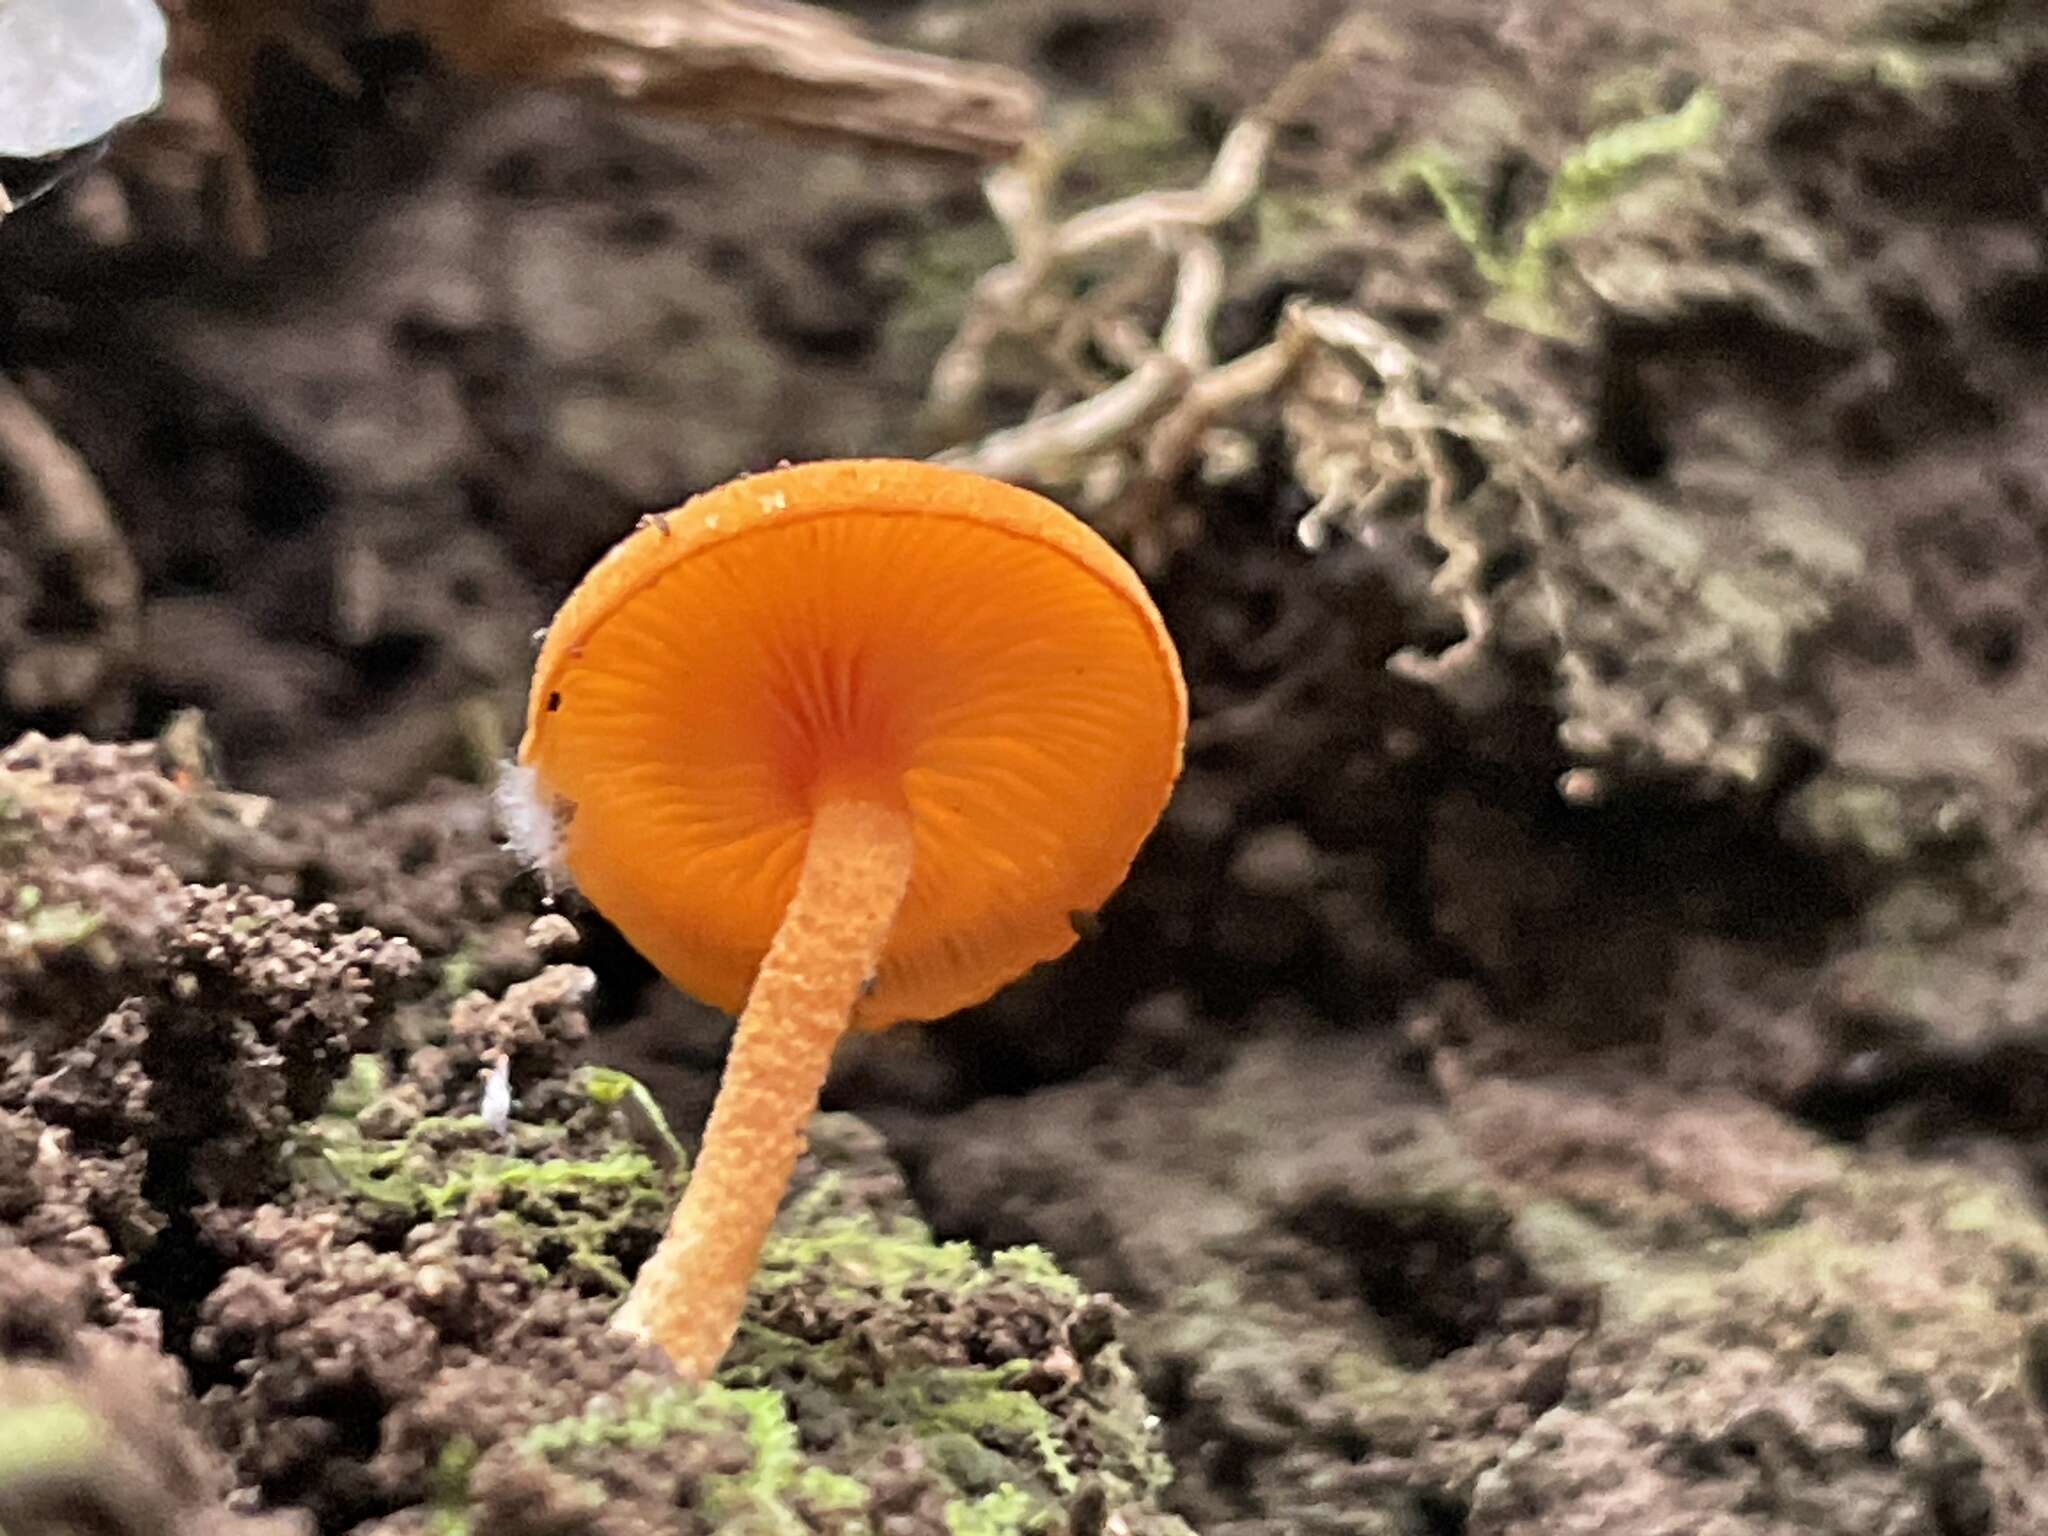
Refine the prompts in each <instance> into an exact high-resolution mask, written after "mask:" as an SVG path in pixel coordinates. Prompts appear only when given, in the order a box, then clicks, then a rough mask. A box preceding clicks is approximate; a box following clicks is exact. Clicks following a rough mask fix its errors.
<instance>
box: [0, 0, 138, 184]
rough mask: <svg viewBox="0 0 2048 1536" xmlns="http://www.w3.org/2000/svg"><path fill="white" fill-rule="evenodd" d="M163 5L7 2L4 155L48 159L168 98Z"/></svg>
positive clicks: (1, 38)
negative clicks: (164, 78) (47, 156)
mask: <svg viewBox="0 0 2048 1536" xmlns="http://www.w3.org/2000/svg"><path fill="white" fill-rule="evenodd" d="M168 37H169V32H168V28H166V26H165V25H164V13H163V12H162V11H160V10H159V9H157V5H156V0H0V155H5V156H12V157H15V158H18V159H24V160H39V159H41V158H43V157H44V156H45V155H55V154H61V153H62V152H63V151H65V150H67V149H76V148H78V147H79V146H80V145H81V144H90V143H91V142H92V141H93V140H95V139H98V138H103V137H105V136H106V135H107V134H108V133H111V132H112V131H113V130H114V129H115V128H117V127H119V126H120V125H121V124H122V123H125V122H127V121H128V119H130V118H131V117H140V116H141V115H142V114H143V113H145V112H148V111H150V110H152V109H153V108H154V107H155V106H156V104H157V103H158V102H159V101H161V100H162V99H163V61H164V47H165V44H166V42H167V41H168Z"/></svg>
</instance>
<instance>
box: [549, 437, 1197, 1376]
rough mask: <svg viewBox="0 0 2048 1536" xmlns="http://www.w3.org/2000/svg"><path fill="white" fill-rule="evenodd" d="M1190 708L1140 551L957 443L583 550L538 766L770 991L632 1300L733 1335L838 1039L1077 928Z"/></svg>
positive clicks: (675, 970)
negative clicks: (1141, 577)
mask: <svg viewBox="0 0 2048 1536" xmlns="http://www.w3.org/2000/svg"><path fill="white" fill-rule="evenodd" d="M1186 719H1187V696H1186V691H1185V688H1184V686H1183V683H1182V680H1181V674H1180V666H1179V661H1178V658H1177V657H1176V655H1175V653H1174V649H1173V645H1172V642H1171V640H1170V639H1169V638H1168V636H1167V634H1166V631H1165V627H1164V625H1163V624H1162V623H1161V621H1160V618H1159V615H1158V612H1157V610H1156V609H1155V608H1154V607H1153V605H1152V602H1151V600H1150V598H1149V597H1148V596H1147V595H1146V593H1145V590H1144V588H1143V586H1142V585H1141V584H1140V583H1139V581H1138V579H1137V577H1136V575H1135V574H1134V573H1133V572H1132V571H1131V569H1130V567H1129V566H1128V565H1127V564H1125V562H1124V561H1123V560H1122V559H1121V558H1120V557H1119V556H1118V555H1117V554H1116V553H1115V551H1114V550H1112V549H1111V548H1110V547H1109V545H1108V544H1107V543H1105V542H1104V541H1103V540H1102V539H1101V538H1100V537H1099V536H1097V535H1096V534H1095V533H1094V532H1093V531H1092V530H1091V529H1089V528H1088V527H1086V526H1085V525H1084V524H1082V523H1080V522H1079V521H1078V520H1076V519H1075V518H1073V517H1071V516H1070V515H1069V514H1067V513H1066V512H1064V511H1063V510H1061V509H1060V508H1059V507H1057V506H1056V505H1054V504H1053V503H1051V502H1049V501H1047V500H1045V499H1044V498H1042V497H1039V496H1036V495H1033V494H1031V493H1030V492H1027V491H1024V490H1020V489H1018V488H1016V487H1014V486H1009V485H1004V484H1001V483H999V482H995V481H991V480H987V479H985V478H983V477H981V476H978V475H973V474H969V473H967V472H965V471H960V470H952V469H944V468H940V467H937V466H933V465H929V464H921V463H910V462H901V461H887V460H863V461H846V462H836V463H825V464H811V465H804V466H799V467H795V468H787V469H782V470H777V471H774V472H772V473H769V474H763V475H756V476H751V477H748V478H745V479H742V480H738V481H735V482H733V483H731V484H729V485H725V486H722V487H720V488H718V489H717V490H714V491H711V492H708V493H706V494H705V495H702V496H699V497H697V498H695V499H694V500H692V501H690V502H689V503H687V504H686V505H685V506H683V507H681V508H679V509H677V510H676V511H674V512H672V513H669V514H666V515H665V516H663V517H660V518H656V519H650V520H648V521H646V522H645V523H643V525H642V526H641V527H640V528H639V529H638V530H636V531H635V532H634V533H633V534H632V535H630V536H629V537H628V538H626V539H625V540H624V541H623V542H621V543H620V544H619V545H618V546H617V547H616V548H615V549H614V550H613V551H612V552H611V553H610V554H608V555H607V556H606V557H605V558H604V559H603V560H602V561H601V562H600V563H599V564H598V565H597V566H596V567H595V568H594V569H593V570H592V571H591V572H590V574H589V576H588V577H586V578H585V580H584V582H583V583H582V585H581V586H579V587H578V588H577V590H576V591H575V592H574V593H573V594H571V596H570V598H569V600H568V601H567V602H566V603H565V604H564V605H563V607H562V610H561V612H560V613H559V614H558V615H557V617H556V619H555V622H554V624H553V626H552V627H551V628H550V630H549V632H548V636H547V639H546V641H545V643H544V645H543V647H542V650H541V654H540V658H539V661H538V663H537V665H536V667H535V671H534V681H533V692H532V697H531V702H530V706H529V712H528V721H527V731H526V737H525V740H524V742H523V743H522V744H521V747H520V762H521V764H522V765H523V766H524V767H525V768H527V769H529V770H530V771H531V772H532V775H533V778H534V782H535V786H536V789H537V791H538V793H539V794H540V795H541V796H543V797H544V798H545V800H546V801H547V802H549V803H550V804H553V805H555V806H556V807H558V808H559V810H560V812H561V814H562V815H563V817H564V818H565V826H564V830H563V832H562V838H561V848H560V855H561V860H562V862H563V863H564V864H566V866H567V868H568V871H569V873H570V875H571V876H572V877H573V879H574V880H575V882H576V883H577V885H578V886H580V887H581V889H582V890H583V892H584V893H585V894H586V895H587V896H588V897H589V898H590V900H591V901H592V902H593V903H594V904H595V905H596V906H597V907H598V908H599V909H600V910H601V911H603V912H604V913H606V914H607V915H608V916H609V917H610V918H611V919H612V920H613V921H614V922H615V923H616V924H617V925H618V927H619V928H620V930H621V931H622V932H623V933H624V934H625V935H626V936H627V938H629V939H630V940H631V941H632V942H633V943H634V944H635V945H636V946H638V947H639V948H640V950H641V951H642V952H643V953H644V954H646V955H647V956H648V958H649V959H650V960H652V961H653V962H654V963H655V964H656V965H657V966H659V967H660V969H661V970H662V971H663V973H664V974H665V975H667V976H668V977H669V978H670V979H671V980H672V981H674V982H675V983H676V984H677V985H678V986H680V987H682V988H683V990H685V991H687V992H690V993H692V994H694V995H695V996H698V997H700V998H703V999H704V1000H706V1001H707V1002H710V1003H713V1004H715V1005H717V1006H719V1007H722V1008H725V1009H727V1010H729V1011H739V1010H740V1009H741V1008H742V1006H743V1005H744V1008H745V1012H744V1014H743V1016H742V1021H741V1025H740V1029H739V1033H738V1035H737V1036H736V1038H735V1043H734V1053H733V1057H732V1060H731V1061H730V1062H729V1064H728V1067H727V1077H726V1081H725V1084H724V1085H723V1087H722V1088H721V1091H720V1098H719V1105H718V1108H717V1110H716V1111H715V1112H714V1115H713V1119H712V1122H711V1125H710V1127H709V1128H708V1130H707V1133H706V1142H705V1150H704V1155H703V1159H702V1161H701V1162H700V1164H699V1166H698V1169H697V1171H696V1173H695V1175H694V1177H693V1179H692V1182H691V1186H690V1189H689V1191H688V1193H687V1194H686V1196H685V1201H684V1208H683V1210H682V1211H679V1212H678V1216H677V1222H676V1225H675V1227H674V1228H672V1230H671V1233H670V1236H669V1238H668V1239H667V1240H666V1241H665V1242H664V1244H663V1246H662V1249H661V1251H660V1252H659V1253H657V1254H656V1256H655V1258H654V1259H653V1260H651V1261H650V1262H649V1264H648V1266H647V1267H646V1269H645V1270H644V1271H643V1274H642V1277H641V1281H640V1282H639V1284H638V1286H637V1287H636V1291H635V1295H634V1298H633V1300H632V1302H631V1303H630V1304H629V1307H628V1310H627V1314H626V1318H625V1321H626V1322H627V1324H628V1325H629V1326H634V1327H638V1328H641V1329H642V1330H643V1331H646V1332H649V1333H652V1334H653V1335H654V1336H656V1337H660V1338H663V1339H664V1341H665V1342H667V1343H669V1345H670V1348H671V1353H672V1354H674V1355H675V1356H676V1357H677V1358H678V1361H679V1364H681V1365H683V1367H684V1368H685V1369H688V1370H708V1369H709V1368H710V1365H711V1364H713V1363H715V1360H716V1358H717V1355H718V1354H719V1353H722V1351H723V1349H724V1347H725V1343H726V1341H727V1340H728V1339H729V1338H730V1335H731V1323H732V1322H733V1320H734V1319H736V1317H737V1312H738V1308H739V1305H740V1302H741V1300H742V1299H743V1297H744V1290H745V1285H746V1281H747V1279H748V1277H749V1276H750V1275H751V1273H752V1270H753V1266H754V1263H755V1262H756V1260H757V1258H758V1254H759V1247H760V1241H761V1239H762V1237H763V1236H765V1233H766V1230H767V1223H768V1221H769V1219H770V1218H772V1215H773V1209H774V1205H775V1202H776V1201H777V1200H779V1198H780V1195H781V1193H782V1188H783V1186H784V1185H785V1184H786V1182H787V1179H788V1176H789V1169H790V1167H791V1166H793V1164H794V1158H795V1155H796V1154H795V1152H794V1151H792V1150H790V1149H791V1148H792V1147H794V1146H795V1145H797V1144H798V1141H799V1140H800V1133H801V1127H802V1124H803V1122H804V1120H805V1119H806V1118H807V1117H808V1116H809V1114H810V1113H811V1112H812V1110H814V1109H815V1107H816V1102H817V1092H818V1088H819V1086H820V1084H821V1083H822V1079H823V1076H824V1071H825V1068H826V1066H827V1065H828V1064H829V1061H830V1057H831V1048H832V1044H833V1043H834V1042H835V1041H836V1039H837V1036H838V1034H839V1033H840V1032H843V1030H844V1029H846V1028H848V1027H858V1028H879V1027H882V1026H885V1025H888V1024H892V1023H895V1022H897V1021H900V1020H904V1019H913V1018H935V1017H938V1016H941V1015H943V1014H947V1013H951V1012H954V1011H956V1010H958V1009H960V1008H963V1007H966V1006H968V1005H969V1004H971V1003H975V1002H979V1001H980V1000H981V999H983V998H985V997H987V996H988V995H989V994H990V993H992V992H994V991H995V990H996V989H998V988H999V987H1001V986H1002V985H1003V984H1004V983H1005V982H1007V981H1009V980H1010V979H1011V978H1013V977H1014V976H1016V975H1017V974H1018V973H1020V972H1021V971H1024V970H1026V969H1028V968H1029V967H1031V966H1032V965H1035V964H1038V963H1040V962H1042V961H1045V960H1049V959H1052V958H1054V957H1055V956H1057V955H1059V954H1061V953H1062V952H1064V951H1065V950H1066V949H1067V948H1068V947H1069V946H1071V945H1072V944H1073V942H1074V940H1075V928H1074V919H1075V914H1085V913H1089V912H1092V911H1094V910H1095V909H1096V908H1097V907H1098V906H1100V905H1101V904H1102V902H1103V901H1104V900H1106V899H1107V898H1108V896H1109V895H1110V893H1111V892H1112V891H1114V890H1115V889H1116V887H1117V885H1118V884H1119V883H1120V882H1121V881H1122V879H1123V877H1124V875H1125V874H1126V872H1127V871H1128V870H1129V867H1130V863H1131V859H1132V857H1133V856H1134V855H1135V853H1136V852H1137V849H1138V847H1139V845H1140V844H1141V843H1142V842H1143V840H1144V839H1145V837H1146V836H1147V834H1148V833H1149V832H1150V830H1151V828H1152V826H1153V824H1154V822H1155V821H1156V820H1157V818H1158V816H1159V813H1160V811H1161V809H1162V808H1163V806H1164V804H1165V801H1166V798H1167V795H1168V794H1169V793H1170V791H1171V788H1172V785H1173V782H1174V780H1175V778H1176V776H1177V775H1178V773H1179V769H1180V759H1181V742H1182V737H1183V734H1184V731H1185V728H1186ZM849 807H851V808H854V809H847V808H849ZM853 829H859V830H857V831H856V830H853ZM891 848H894V849H895V852H894V853H892V852H891V851H890V850H891ZM897 854H903V855H907V858H906V859H905V860H903V861H902V863H903V867H902V868H901V869H900V871H899V870H898V862H897ZM847 871H866V873H860V874H849V873H846V872H847ZM899 874H900V879H901V887H900V889H895V890H894V891H893V894H887V899H886V900H885V899H882V898H883V895H884V894H885V893H884V892H883V889H882V887H883V886H884V885H887V884H888V883H889V882H891V881H895V880H897V879H898V878H899ZM856 890H858V891H860V892H864V893H865V894H861V895H858V896H856V895H855V894H853V893H854V892H855V891H856ZM830 892H839V893H840V894H837V895H833V894H828V893H830ZM860 914H865V916H861V915H860ZM848 965H857V967H858V969H859V971H860V974H859V976H858V977H857V978H856V981H855V983H854V984H853V985H851V987H850V989H849V987H848V985H847V979H846V978H847V974H848V973H847V966H848ZM750 993H751V997H750ZM800 1041H801V1042H803V1043H802V1044H801V1046H800V1047H799V1044H798V1042H800ZM742 1146H745V1147H749V1148H751V1149H752V1150H751V1151H750V1152H748V1153H747V1155H746V1156H745V1157H739V1156H738V1155H737V1154H736V1153H735V1152H734V1150H733V1149H736V1148H740V1147H742ZM763 1149H769V1150H763ZM785 1153H786V1154H787V1156H785ZM693 1310H694V1311H696V1312H699V1313H702V1314H703V1316H702V1317H700V1318H698V1319H697V1321H695V1322H691V1323H689V1324H687V1325H685V1324H683V1323H680V1322H677V1321H676V1319H677V1317H678V1316H679V1315H680V1314H683V1313H688V1312H691V1311H693ZM728 1314H730V1315H728ZM685 1335H687V1337H686V1336H685Z"/></svg>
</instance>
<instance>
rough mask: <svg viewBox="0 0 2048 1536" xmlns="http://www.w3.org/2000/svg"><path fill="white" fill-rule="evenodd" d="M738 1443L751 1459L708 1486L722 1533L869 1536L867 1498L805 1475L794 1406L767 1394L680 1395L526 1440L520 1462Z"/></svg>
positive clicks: (707, 1503)
mask: <svg viewBox="0 0 2048 1536" xmlns="http://www.w3.org/2000/svg"><path fill="white" fill-rule="evenodd" d="M735 1434H736V1435H739V1436H741V1437H743V1438H744V1439H745V1441H746V1443H747V1446H748V1449H749V1451H750V1453H751V1455H750V1457H749V1460H748V1463H747V1466H746V1467H745V1468H744V1469H743V1470H741V1471H737V1472H729V1473H721V1474H719V1475H716V1476H713V1477H710V1478H707V1479H706V1481H705V1486H704V1508H705V1512H706V1513H707V1514H709V1515H710V1516H711V1517H712V1519H713V1520H715V1521H716V1522H718V1525H719V1527H720V1529H732V1530H736V1531H755V1530H758V1531H763V1532H774V1533H777V1536H782V1533H787V1536H809V1533H810V1532H812V1531H813V1530H815V1529H817V1528H818V1526H819V1525H821V1524H822V1525H823V1526H824V1527H825V1528H826V1529H829V1530H834V1531H838V1532H843V1533H847V1536H852V1533H855V1532H865V1531H866V1530H867V1529H868V1525H867V1520H866V1513H865V1512H866V1508H867V1490H866V1489H864V1488H863V1487H862V1486H861V1485H860V1484H859V1483H858V1482H856V1481H855V1480H854V1479H852V1478H850V1477H846V1476H843V1475H841V1474H838V1473H835V1472H832V1471H830V1470H828V1469H826V1468H824V1467H820V1466H816V1465H809V1464H807V1463H806V1459H805V1456H804V1453H803V1450H802V1448H801V1447H800V1445H799V1443H798V1440H797V1430H796V1425H795V1423H794V1422H793V1421H792V1420H791V1419H790V1416H789V1404H788V1402H787V1400H786V1399H785V1398H784V1397H783V1396H782V1394H781V1393H779V1392H774V1391H770V1390H768V1389H766V1388H733V1387H727V1386H721V1385H718V1384H716V1383H705V1384H702V1385H680V1386H674V1387H668V1388H664V1389H662V1390H660V1391H657V1392H652V1393H649V1394H647V1395H645V1396H642V1397H640V1398H639V1399H637V1400H635V1401H632V1402H628V1403H625V1404H621V1405H618V1406H606V1407H603V1408H600V1409H596V1410H593V1411H592V1412H590V1413H586V1414H583V1415H581V1416H579V1417H577V1418H574V1419H565V1420H561V1421H559V1422H557V1423H553V1424H543V1425H541V1426H539V1427H538V1428H536V1429H532V1430H529V1431H527V1432H526V1434H524V1435H522V1436H521V1437H520V1438H519V1440H518V1442H517V1449H518V1450H519V1452H520V1454H522V1455H525V1456H530V1457H533V1458H535V1459H537V1460H542V1461H547V1462H550V1463H555V1464H560V1463H563V1462H567V1461H570V1460H572V1459H573V1458H576V1457H578V1456H581V1455H583V1454H585V1453H589V1452H604V1451H641V1452H646V1451H657V1450H659V1449H660V1448H661V1447H662V1446H663V1445H664V1444H666V1443H667V1442H668V1441H670V1440H671V1439H676V1438H679V1437H695V1438H703V1437H707V1436H709V1437H719V1436H725V1435H735Z"/></svg>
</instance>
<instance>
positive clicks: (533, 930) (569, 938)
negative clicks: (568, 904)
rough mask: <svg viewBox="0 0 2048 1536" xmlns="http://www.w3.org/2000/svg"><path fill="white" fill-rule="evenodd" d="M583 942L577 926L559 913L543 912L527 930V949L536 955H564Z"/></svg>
mask: <svg viewBox="0 0 2048 1536" xmlns="http://www.w3.org/2000/svg"><path fill="white" fill-rule="evenodd" d="M582 942H583V936H582V935H581V934H579V933H578V932H577V931H576V925H575V924H574V923H572V922H570V921H569V919H568V918H566V917H564V916H562V914H561V913H559V912H543V913H542V914H541V915H540V916H539V917H536V918H535V919H534V920H533V922H532V924H531V925H530V926H529V927H528V928H527V930H526V947H527V948H528V949H530V950H532V951H533V952H534V953H535V954H540V955H558V954H563V953H565V952H567V951H568V950H571V949H574V948H575V947H576V946H577V945H578V944H580V943H582Z"/></svg>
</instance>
